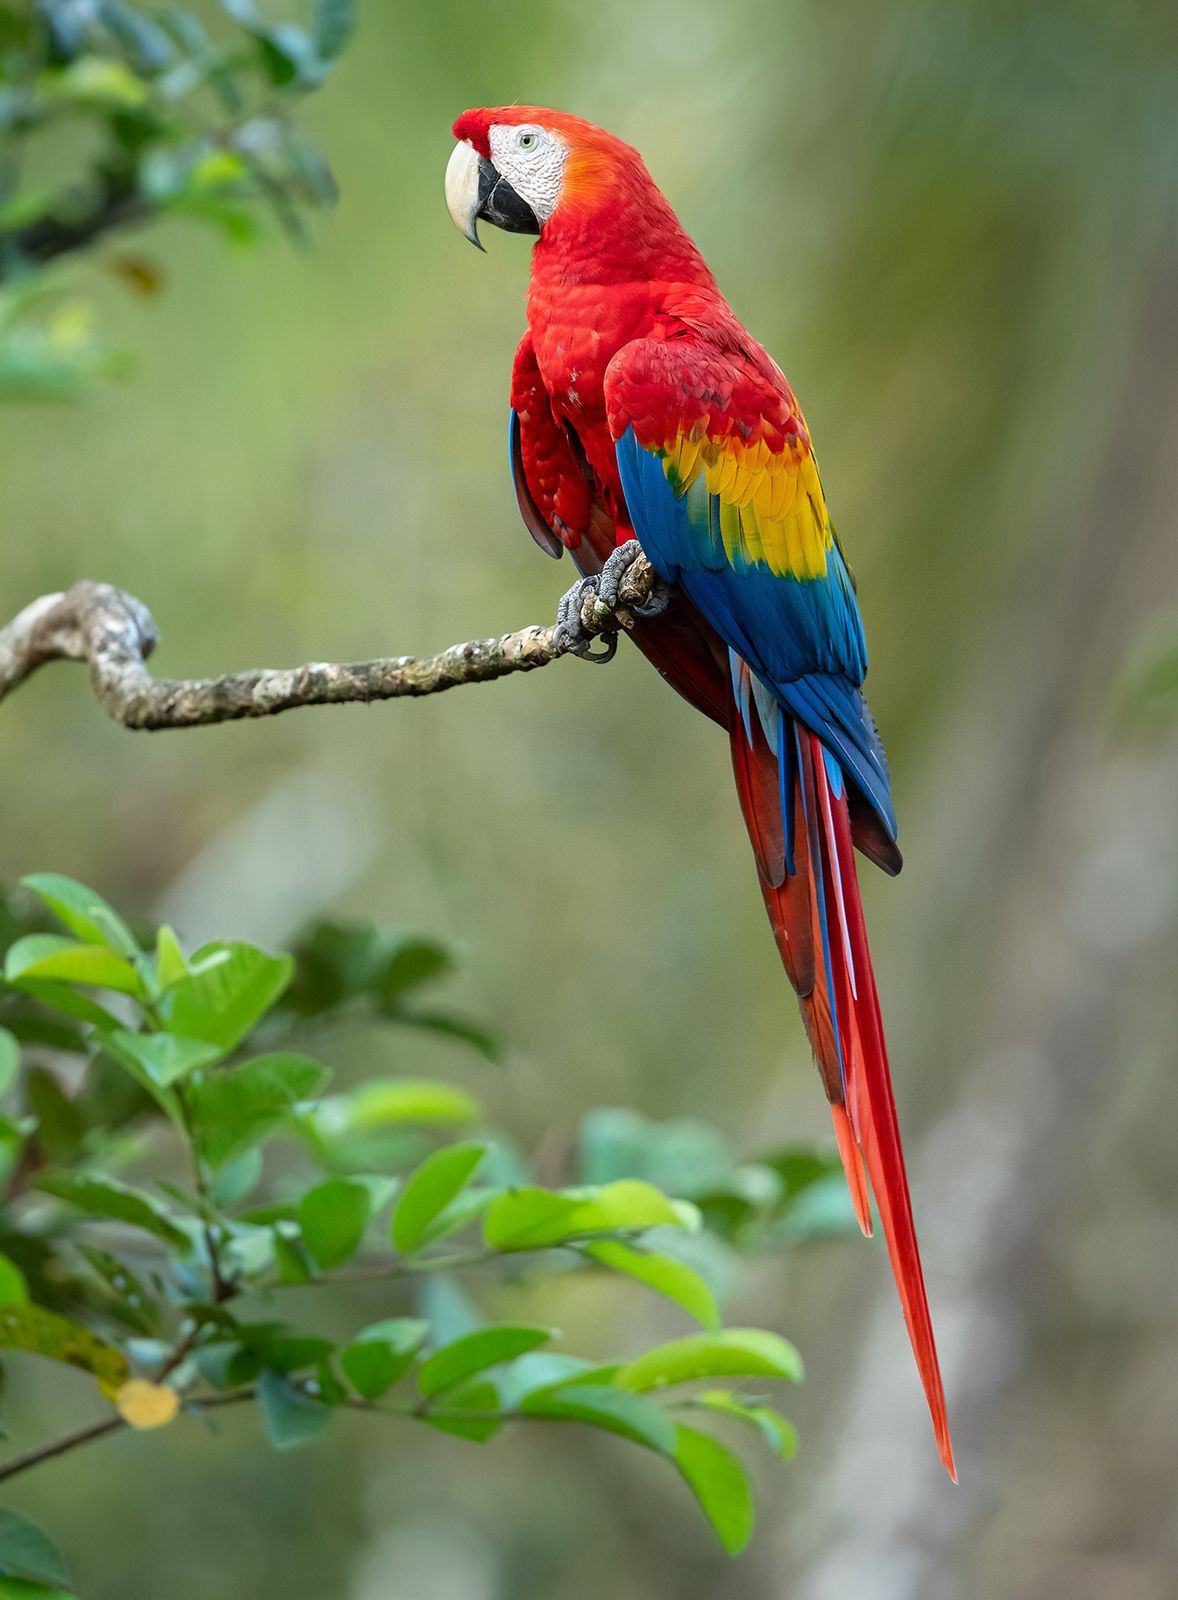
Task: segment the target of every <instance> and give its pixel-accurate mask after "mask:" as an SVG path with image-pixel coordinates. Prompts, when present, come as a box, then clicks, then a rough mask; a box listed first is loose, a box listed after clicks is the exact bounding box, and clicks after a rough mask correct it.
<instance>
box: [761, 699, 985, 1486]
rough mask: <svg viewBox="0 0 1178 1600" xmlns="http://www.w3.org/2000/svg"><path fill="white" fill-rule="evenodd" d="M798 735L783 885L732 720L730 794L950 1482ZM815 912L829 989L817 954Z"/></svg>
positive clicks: (777, 809)
mask: <svg viewBox="0 0 1178 1600" xmlns="http://www.w3.org/2000/svg"><path fill="white" fill-rule="evenodd" d="M790 732H791V733H792V729H791V730H790ZM799 732H800V735H801V737H800V740H799V745H800V752H801V770H800V772H798V773H797V774H796V776H795V780H794V781H795V795H794V808H793V809H794V817H793V824H794V826H793V834H794V837H793V840H792V846H793V850H792V855H793V866H794V872H793V873H792V874H790V873H788V872H784V871H783V870H782V868H783V850H782V842H783V827H782V817H781V797H780V792H779V787H778V774H777V758H776V756H775V755H774V753H773V752H772V750H770V748H769V746H768V743H767V741H766V740H765V739H764V736H763V733H762V730H761V729H760V728H759V726H758V725H757V722H756V719H755V718H754V720H753V737H752V740H750V739H749V737H748V735H747V734H746V731H745V728H744V726H743V724H742V722H741V720H740V718H739V716H737V717H736V718H735V726H734V727H733V728H732V730H731V740H732V764H733V771H734V773H735V776H736V786H737V790H738V792H739V794H740V801H741V808H742V810H743V812H744V817H745V823H746V825H747V827H748V830H749V837H750V839H751V840H752V844H753V849H754V851H755V853H756V856H757V864H758V868H759V869H760V880H761V892H762V895H763V896H764V899H765V906H766V909H767V910H768V912H769V920H770V922H771V924H772V926H773V933H774V937H775V938H776V941H777V947H778V950H779V951H780V953H781V958H782V961H783V962H784V965H785V969H786V972H787V973H788V974H789V978H790V981H791V983H792V984H793V986H794V988H795V990H796V991H797V994H798V1001H799V1004H800V1006H801V1010H802V1017H803V1020H804V1021H805V1024H806V1031H807V1033H808V1034H809V1037H810V1043H811V1046H812V1048H813V1051H814V1058H815V1061H816V1063H817V1066H818V1069H819V1072H820V1073H821V1075H822V1081H823V1085H824V1087H825V1089H826V1093H827V1098H828V1099H829V1101H830V1103H831V1113H832V1115H833V1118H834V1129H835V1138H836V1140H837V1142H838V1150H839V1155H840V1157H841V1158H842V1163H843V1168H844V1170H845V1172H846V1175H847V1185H848V1188H849V1189H850V1193H851V1201H852V1204H853V1205H854V1208H855V1215H856V1217H857V1218H858V1220H859V1225H860V1227H861V1228H862V1229H863V1231H864V1233H870V1232H871V1212H870V1207H869V1204H868V1198H867V1181H866V1177H869V1178H870V1181H871V1189H872V1192H873V1193H874V1195H875V1202H876V1206H877V1208H878V1211H879V1217H880V1223H881V1225H882V1227H883V1232H884V1238H885V1240H886V1241H887V1247H888V1255H889V1257H890V1259H891V1264H892V1272H893V1274H894V1276H895V1280H896V1287H897V1289H898V1291H899V1296H900V1305H901V1308H902V1310H903V1313H904V1321H905V1323H906V1324H907V1327H908V1335H909V1338H910V1339H911V1341H912V1349H913V1353H914V1355H915V1357H916V1365H917V1368H918V1370H919V1372H920V1377H921V1382H922V1383H923V1385H924V1391H925V1396H926V1398H927V1400H928V1406H929V1411H930V1412H931V1414H932V1419H933V1430H934V1433H935V1435H936V1440H937V1448H938V1451H939V1452H940V1456H941V1460H942V1461H943V1462H944V1464H945V1467H946V1469H947V1471H948V1472H949V1475H950V1477H951V1478H952V1479H953V1481H954V1482H956V1481H957V1471H956V1468H955V1466H954V1462H953V1447H952V1444H951V1442H950V1438H949V1424H948V1419H947V1416H946V1411H945V1394H944V1388H943V1385H942V1382H941V1372H940V1366H939V1363H938V1360H937V1351H936V1345H935V1342H934V1339H933V1329H932V1320H931V1318H930V1316H929V1309H928V1300H927V1297H926V1295H925V1287H924V1274H923V1271H922V1268H921V1263H920V1252H919V1250H918V1247H917V1242H916V1229H915V1226H914V1224H913V1220H912V1203H911V1200H910V1197H909V1193H908V1180H907V1176H906V1174H905V1170H904V1156H903V1151H902V1149H901V1146H900V1130H899V1125H898V1123H897V1119H896V1107H895V1102H894V1100H893V1098H892V1086H891V1074H890V1071H889V1068H888V1058H887V1049H886V1046H885V1044H884V1036H883V1026H882V1023H881V1020H880V1013H879V999H878V996H877V993H876V987H875V974H874V972H873V970H872V966H871V955H870V952H869V950H868V947H867V931H866V927H865V925H864V920H863V907H862V904H861V902H860V899H859V883H858V878H857V876H856V872H855V858H854V850H853V846H852V821H851V817H850V815H849V811H848V803H847V795H846V793H845V792H840V793H839V794H837V795H836V794H834V793H833V792H832V790H831V786H830V782H829V779H828V775H827V771H826V764H825V760H824V757H823V751H822V745H821V743H820V741H819V740H818V738H817V737H816V736H815V735H814V734H812V733H810V732H809V731H808V730H806V729H801V730H799ZM874 853H875V852H873V854H874ZM896 859H897V861H898V859H899V858H898V857H896ZM820 896H821V897H822V904H821V905H820ZM823 908H824V910H825V931H826V948H827V950H828V952H829V958H830V966H829V979H828V969H827V963H826V959H825V957H824V955H823ZM832 991H833V992H832ZM840 1044H841V1047H842V1048H841V1052H840ZM864 1164H866V1177H865V1175H864Z"/></svg>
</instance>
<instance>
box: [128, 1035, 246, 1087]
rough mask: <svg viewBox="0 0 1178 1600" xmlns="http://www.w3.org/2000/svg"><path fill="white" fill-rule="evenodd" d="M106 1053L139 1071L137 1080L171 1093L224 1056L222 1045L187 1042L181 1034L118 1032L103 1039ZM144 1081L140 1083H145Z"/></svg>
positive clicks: (198, 1041)
mask: <svg viewBox="0 0 1178 1600" xmlns="http://www.w3.org/2000/svg"><path fill="white" fill-rule="evenodd" d="M100 1039H101V1042H102V1046H103V1049H105V1050H107V1051H109V1052H110V1054H111V1055H112V1056H114V1058H115V1060H116V1061H120V1062H122V1063H123V1065H124V1066H131V1067H132V1068H136V1067H137V1068H138V1069H139V1071H138V1073H137V1074H136V1076H139V1075H140V1074H142V1078H146V1079H148V1081H149V1082H150V1083H152V1084H154V1085H155V1087H156V1088H159V1089H167V1088H169V1087H170V1086H171V1085H172V1084H174V1083H176V1082H178V1081H179V1079H181V1078H186V1077H187V1076H188V1074H189V1073H190V1072H197V1071H199V1070H200V1069H201V1068H202V1067H211V1066H212V1064H213V1062H214V1061H219V1060H220V1059H221V1057H222V1056H223V1055H224V1053H225V1052H224V1051H223V1050H222V1049H221V1046H220V1045H216V1044H209V1043H207V1042H206V1041H205V1040H203V1039H185V1038H182V1037H181V1035H180V1034H178V1033H131V1032H129V1031H128V1030H127V1029H126V1028H115V1029H114V1030H112V1031H111V1032H110V1033H103V1034H101V1035H100ZM142 1078H141V1079H140V1081H142Z"/></svg>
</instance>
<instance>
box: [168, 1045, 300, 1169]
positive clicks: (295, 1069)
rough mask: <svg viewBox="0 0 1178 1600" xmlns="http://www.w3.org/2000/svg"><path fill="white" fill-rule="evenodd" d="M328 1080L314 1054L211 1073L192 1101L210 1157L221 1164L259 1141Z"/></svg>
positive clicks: (252, 1062)
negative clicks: (313, 1059)
mask: <svg viewBox="0 0 1178 1600" xmlns="http://www.w3.org/2000/svg"><path fill="white" fill-rule="evenodd" d="M326 1079H327V1068H326V1067H323V1066H320V1064H319V1062H317V1061H312V1059H311V1058H310V1056H300V1055H290V1054H282V1053H276V1054H274V1055H265V1056H255V1057H254V1058H253V1059H252V1060H250V1061H243V1062H242V1063H241V1065H240V1066H236V1067H229V1068H227V1069H224V1070H222V1071H220V1072H211V1073H210V1074H209V1075H208V1077H207V1078H204V1079H202V1080H201V1081H200V1082H199V1083H197V1084H194V1085H193V1086H192V1088H191V1090H190V1093H189V1099H188V1103H189V1106H190V1109H191V1112H192V1118H193V1122H194V1124H195V1125H196V1129H197V1136H198V1140H199V1143H200V1148H201V1151H202V1152H203V1154H204V1157H205V1160H206V1161H208V1163H209V1164H210V1166H214V1167H218V1166H220V1165H221V1164H222V1163H223V1162H226V1161H228V1160H230V1159H231V1158H232V1157H234V1156H238V1155H241V1154H242V1152H243V1151H245V1150H248V1149H250V1148H251V1146H253V1145H256V1144H258V1143H259V1142H260V1141H261V1140H262V1139H264V1138H265V1137H266V1135H267V1134H268V1133H269V1132H270V1131H271V1129H273V1128H274V1127H276V1126H277V1125H278V1124H279V1123H280V1122H281V1121H282V1119H283V1118H284V1117H285V1116H286V1115H287V1114H288V1113H289V1112H290V1111H291V1110H292V1109H293V1107H294V1106H295V1105H297V1104H298V1102H299V1101H301V1100H306V1099H309V1098H310V1097H311V1096H312V1095H314V1094H316V1093H317V1092H318V1091H319V1089H320V1088H321V1087H322V1086H323V1084H324V1082H325V1081H326Z"/></svg>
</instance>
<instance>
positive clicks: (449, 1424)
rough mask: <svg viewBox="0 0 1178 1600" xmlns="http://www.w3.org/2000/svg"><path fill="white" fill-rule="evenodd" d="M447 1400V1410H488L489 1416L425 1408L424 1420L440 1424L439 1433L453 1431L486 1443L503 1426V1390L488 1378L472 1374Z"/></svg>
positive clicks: (430, 1423) (432, 1426) (450, 1392)
mask: <svg viewBox="0 0 1178 1600" xmlns="http://www.w3.org/2000/svg"><path fill="white" fill-rule="evenodd" d="M443 1404H444V1405H445V1407H446V1409H447V1410H455V1411H470V1412H476V1413H477V1412H479V1411H485V1412H487V1413H488V1414H487V1415H486V1416H485V1417H480V1416H477V1415H475V1416H466V1417H446V1416H439V1415H437V1414H436V1413H435V1412H432V1411H422V1412H421V1413H420V1416H421V1420H422V1422H428V1423H429V1425H430V1427H431V1428H436V1429H437V1430H438V1432H439V1433H452V1434H454V1435H455V1437H456V1438H459V1439H471V1440H473V1441H474V1443H475V1444H484V1443H485V1442H486V1441H487V1440H488V1439H490V1438H492V1437H493V1436H494V1435H495V1434H497V1433H498V1432H499V1430H500V1428H501V1427H502V1426H503V1418H502V1415H501V1414H500V1402H499V1391H498V1390H497V1389H496V1387H495V1385H494V1384H493V1383H490V1382H488V1381H487V1380H486V1379H485V1378H472V1379H468V1380H467V1381H466V1382H465V1383H461V1384H459V1385H458V1386H457V1387H455V1388H453V1389H451V1390H450V1391H449V1392H448V1393H447V1395H446V1398H445V1401H444V1402H443Z"/></svg>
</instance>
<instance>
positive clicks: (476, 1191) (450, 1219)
mask: <svg viewBox="0 0 1178 1600" xmlns="http://www.w3.org/2000/svg"><path fill="white" fill-rule="evenodd" d="M499 1192H500V1191H499V1190H498V1189H495V1188H492V1187H491V1186H490V1185H489V1184H481V1185H478V1186H475V1187H472V1188H469V1189H464V1190H463V1191H462V1193H461V1194H460V1195H459V1196H458V1197H457V1199H455V1200H451V1202H450V1204H449V1205H448V1206H443V1208H442V1209H441V1211H439V1212H438V1214H437V1216H436V1217H434V1219H433V1221H432V1222H430V1223H429V1224H428V1226H427V1227H426V1228H424V1229H423V1230H422V1234H421V1238H420V1239H419V1240H418V1241H417V1243H418V1248H420V1249H424V1248H425V1246H426V1245H427V1244H437V1242H438V1241H439V1240H440V1239H448V1238H449V1237H450V1235H451V1234H452V1233H457V1232H458V1231H459V1229H460V1228H465V1227H466V1226H467V1224H468V1223H471V1222H474V1221H475V1219H476V1218H478V1217H481V1216H482V1214H483V1212H484V1211H485V1210H486V1209H487V1207H488V1206H489V1205H490V1204H491V1201H492V1200H493V1199H494V1198H495V1196H496V1195H497V1194H499Z"/></svg>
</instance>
